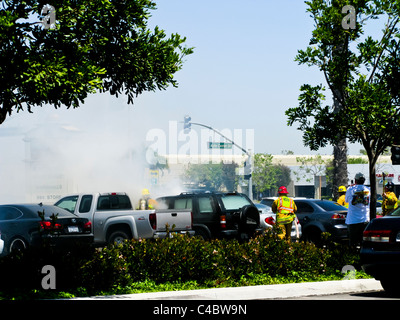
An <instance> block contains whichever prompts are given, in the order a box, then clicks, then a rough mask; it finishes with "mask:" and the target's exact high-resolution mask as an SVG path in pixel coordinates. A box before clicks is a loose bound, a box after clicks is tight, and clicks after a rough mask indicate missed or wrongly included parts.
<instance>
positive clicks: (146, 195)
mask: <svg viewBox="0 0 400 320" xmlns="http://www.w3.org/2000/svg"><path fill="white" fill-rule="evenodd" d="M156 204H157V202H156V201H155V200H154V199H151V197H150V191H149V189H143V190H142V197H141V198H140V200H139V206H138V209H139V210H149V209H150V210H152V209H155V208H156Z"/></svg>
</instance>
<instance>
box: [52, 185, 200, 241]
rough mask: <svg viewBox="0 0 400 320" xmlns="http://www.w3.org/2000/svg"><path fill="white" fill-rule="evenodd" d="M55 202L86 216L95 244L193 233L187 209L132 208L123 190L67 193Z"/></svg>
mask: <svg viewBox="0 0 400 320" xmlns="http://www.w3.org/2000/svg"><path fill="white" fill-rule="evenodd" d="M55 205H56V206H58V207H60V208H63V209H66V210H68V211H69V212H72V213H74V214H76V215H77V216H79V217H83V218H87V219H89V220H90V221H91V222H92V232H93V235H94V243H95V245H104V244H110V243H121V242H123V241H124V240H126V239H132V238H134V239H153V238H165V237H167V236H168V234H172V233H189V235H194V233H195V232H194V231H193V230H192V228H193V218H192V212H191V211H190V210H133V208H132V204H131V201H130V199H129V197H128V195H127V194H126V193H120V192H118V193H116V192H113V193H82V194H75V195H69V196H66V197H64V198H61V199H60V200H58V201H57V202H56V203H55ZM167 225H168V227H167ZM167 228H169V230H167ZM169 232H170V233H169Z"/></svg>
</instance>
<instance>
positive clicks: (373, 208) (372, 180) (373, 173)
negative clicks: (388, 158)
mask: <svg viewBox="0 0 400 320" xmlns="http://www.w3.org/2000/svg"><path fill="white" fill-rule="evenodd" d="M364 147H365V146H364ZM366 151H367V154H368V162H369V183H370V189H371V196H370V198H369V208H370V210H369V217H370V220H372V219H375V218H376V194H377V190H376V170H375V164H376V161H377V157H375V155H374V154H373V152H372V151H368V150H366Z"/></svg>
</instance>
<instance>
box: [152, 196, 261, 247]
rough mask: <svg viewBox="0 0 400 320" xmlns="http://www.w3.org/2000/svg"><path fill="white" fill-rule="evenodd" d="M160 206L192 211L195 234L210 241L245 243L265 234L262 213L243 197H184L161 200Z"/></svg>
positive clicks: (159, 200) (158, 200)
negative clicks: (246, 240)
mask: <svg viewBox="0 0 400 320" xmlns="http://www.w3.org/2000/svg"><path fill="white" fill-rule="evenodd" d="M157 203H158V207H159V208H160V209H174V210H176V209H189V210H192V213H193V230H195V231H196V235H197V236H199V237H202V238H203V239H206V240H209V239H214V238H218V239H220V238H236V239H238V240H245V239H248V238H251V237H253V236H254V235H256V234H258V233H262V228H261V227H260V213H259V212H258V209H257V207H256V206H255V205H254V204H253V202H252V201H251V200H250V199H249V198H248V197H247V196H246V195H244V194H242V193H216V192H204V193H181V194H180V195H177V196H168V197H162V198H158V199H157Z"/></svg>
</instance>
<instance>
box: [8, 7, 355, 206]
mask: <svg viewBox="0 0 400 320" xmlns="http://www.w3.org/2000/svg"><path fill="white" fill-rule="evenodd" d="M156 3H157V10H154V11H152V12H151V14H152V16H151V18H150V20H149V27H150V28H151V29H153V28H154V27H155V26H156V25H158V26H159V27H160V28H161V29H163V30H165V32H166V33H167V34H168V35H169V34H171V33H178V34H180V35H181V36H184V37H186V38H187V41H186V45H187V46H188V47H194V53H193V54H191V55H189V56H187V57H185V63H184V65H183V69H182V70H180V71H179V72H178V73H176V75H175V78H176V80H177V81H178V83H179V86H178V88H174V87H169V88H168V89H167V90H165V91H156V92H146V93H144V94H142V95H140V96H139V97H137V98H136V100H135V103H134V105H128V104H127V98H126V97H124V96H120V97H119V98H115V97H113V96H110V95H109V94H107V93H103V94H100V93H98V94H93V95H91V96H89V97H88V98H87V100H86V101H85V104H84V105H82V106H81V107H80V108H78V109H69V110H67V109H66V108H61V109H57V110H56V109H54V107H52V106H50V105H49V106H44V107H37V108H34V109H33V113H28V112H27V111H25V112H20V113H18V114H16V113H15V114H13V115H12V116H11V117H9V118H8V119H7V120H6V121H5V122H4V123H3V124H2V125H1V126H0V150H2V151H1V152H0V154H1V157H0V179H3V181H4V179H6V180H8V181H9V180H10V179H11V180H15V179H13V178H12V177H13V176H14V175H12V174H11V173H10V172H15V171H18V172H20V173H21V172H23V170H25V168H24V163H26V161H25V160H26V154H27V144H26V141H25V140H23V139H24V138H26V134H27V133H29V132H32V130H34V131H36V135H38V132H40V131H41V132H42V140H41V142H40V144H41V145H43V146H47V150H48V151H49V157H48V158H49V159H50V158H51V157H50V154H51V153H52V152H53V151H54V150H53V149H57V152H59V153H62V154H63V155H64V159H63V161H64V162H65V161H68V163H69V164H73V165H74V166H77V164H78V163H79V166H80V167H81V168H82V170H83V171H85V170H86V171H88V170H87V168H88V166H92V167H93V163H94V161H93V160H92V158H91V157H90V156H89V155H88V154H89V153H90V154H91V155H92V156H93V157H95V158H96V163H97V164H96V165H97V166H100V165H99V164H98V162H99V161H100V159H101V160H102V161H103V162H104V164H103V166H102V167H100V170H101V169H103V170H102V171H109V169H108V168H110V164H111V163H110V162H112V161H113V159H111V158H109V154H110V153H111V151H112V153H113V154H117V155H118V156H121V155H124V154H125V153H126V152H127V150H128V149H130V148H134V149H136V150H137V151H138V152H142V150H144V149H145V148H146V146H147V147H148V146H151V147H153V149H154V148H156V149H157V148H158V150H157V151H158V152H159V153H163V152H166V153H167V154H168V153H169V154H172V153H179V152H180V151H182V150H186V152H187V150H188V148H181V147H182V144H185V143H186V144H188V143H189V144H190V146H191V147H190V148H189V150H190V152H192V153H201V152H202V151H203V150H205V149H206V147H205V146H206V145H207V143H208V142H210V141H223V140H221V138H220V136H219V135H218V134H215V133H212V132H211V131H210V130H207V129H204V128H202V127H199V126H194V125H193V126H192V131H191V134H190V135H184V134H183V131H182V130H183V124H182V123H181V122H182V121H183V118H184V116H185V115H189V116H190V117H191V121H192V122H194V123H200V124H203V125H207V126H211V127H213V128H214V129H216V130H217V131H220V132H222V133H224V134H225V135H226V136H227V137H230V138H231V139H234V140H235V142H236V143H237V144H239V145H240V146H241V147H243V148H244V149H246V150H248V149H251V151H252V152H255V153H270V154H281V153H282V152H283V151H284V150H289V151H293V152H294V153H295V154H312V152H311V151H310V150H309V149H308V148H307V147H304V145H303V142H302V133H301V132H300V131H298V130H297V129H296V127H295V126H294V127H288V126H287V118H286V116H285V110H286V109H288V108H289V107H295V106H297V103H298V96H299V93H300V91H299V89H300V86H301V85H302V84H305V83H309V84H312V85H317V84H320V83H323V84H324V85H325V80H324V78H323V75H322V74H321V73H320V72H319V71H318V70H317V69H316V68H310V67H307V66H300V65H298V64H297V62H295V61H294V58H295V56H296V54H297V51H298V50H299V49H305V48H306V47H307V45H308V43H309V39H310V38H311V32H312V30H313V28H314V26H313V21H312V19H311V18H310V16H309V13H307V12H306V4H305V3H304V1H303V0H281V1H273V0H247V1H243V0H241V1H238V0H218V1H215V0H214V1H211V0H201V1H200V0H158V1H156ZM327 103H329V104H331V102H330V101H327ZM54 127H57V128H58V131H57V130H56V129H54ZM51 128H53V129H54V130H56V131H57V132H58V133H57V134H58V135H59V138H54V136H52V132H53V131H52V130H53V129H51ZM60 130H61V131H62V134H60ZM57 134H56V136H57ZM79 134H81V136H80V137H82V134H83V137H84V138H76V137H77V136H79ZM176 140H178V143H177V141H176ZM193 140H196V143H194V141H193ZM50 141H52V143H51V144H50ZM55 141H56V143H54V142H55ZM99 148H101V149H102V150H104V151H102V152H101V153H98V149H99ZM234 149H236V150H235V151H232V152H235V153H239V154H240V153H241V150H240V149H237V148H234ZM360 149H361V146H359V145H350V146H349V153H350V154H359V150H360ZM182 152H184V151H182ZM315 153H318V154H332V147H331V146H328V147H326V148H324V149H321V150H319V151H318V152H313V154H315ZM24 161H25V162H24ZM10 163H12V164H13V167H12V168H13V169H12V170H10V169H9V168H10ZM111 165H113V164H111ZM15 166H16V167H15ZM106 168H107V170H106ZM17 180H18V179H17ZM17 180H16V181H11V182H12V183H14V184H15V185H14V188H16V189H17V188H18V182H17ZM11 182H10V183H11ZM0 200H1V199H0Z"/></svg>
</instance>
